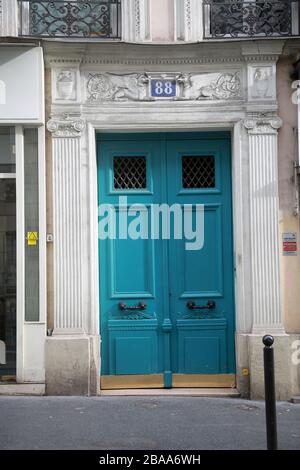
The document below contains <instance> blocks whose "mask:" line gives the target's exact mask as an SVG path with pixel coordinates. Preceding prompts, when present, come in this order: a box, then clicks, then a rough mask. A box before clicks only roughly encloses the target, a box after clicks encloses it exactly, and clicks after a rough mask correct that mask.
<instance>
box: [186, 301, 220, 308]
mask: <svg viewBox="0 0 300 470" xmlns="http://www.w3.org/2000/svg"><path fill="white" fill-rule="evenodd" d="M186 306H187V308H188V309H189V310H206V309H207V310H213V309H214V308H216V302H215V301H214V300H208V301H207V304H206V305H196V304H195V302H193V301H191V300H189V301H188V302H187V304H186Z"/></svg>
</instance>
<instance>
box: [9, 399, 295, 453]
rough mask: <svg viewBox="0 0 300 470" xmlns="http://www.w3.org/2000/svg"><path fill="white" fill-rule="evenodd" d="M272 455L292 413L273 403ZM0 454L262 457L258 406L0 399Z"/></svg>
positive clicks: (285, 437)
mask: <svg viewBox="0 0 300 470" xmlns="http://www.w3.org/2000/svg"><path fill="white" fill-rule="evenodd" d="M277 413H278V415H277V416H278V442H279V448H280V449H291V450H294V449H300V405H297V404H291V403H286V402H281V403H278V405H277ZM0 417H1V419H0V449H93V450H124V449H126V450H133V449H138V450H139V449H141V450H150V449H151V450H184V449H185V450H197V449H198V450H202V449H222V450H223V449H233V450H238V449H240V450H242V449H265V448H266V437H265V414H264V403H263V402H254V401H247V400H240V399H237V398H232V399H230V398H203V397H200V398H199V397H191V398H190V397H97V398H88V397H0Z"/></svg>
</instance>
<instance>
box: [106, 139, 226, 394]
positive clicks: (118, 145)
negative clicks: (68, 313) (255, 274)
mask: <svg viewBox="0 0 300 470" xmlns="http://www.w3.org/2000/svg"><path fill="white" fill-rule="evenodd" d="M97 156H98V203H99V213H98V222H99V268H100V333H101V386H102V388H104V389H111V388H151V387H152V388H154V387H155V388H157V387H166V388H170V387H227V386H228V387H229V386H230V387H232V386H234V381H235V357H234V291H233V277H234V276H233V248H232V246H233V243H232V207H231V158H230V135H229V134H228V133H224V132H223V133H219V132H216V133H205V134H204V133H200V134H199V133H188V134H184V133H176V134H175V133H155V134H118V135H116V134H105V135H103V134H99V135H98V140H97Z"/></svg>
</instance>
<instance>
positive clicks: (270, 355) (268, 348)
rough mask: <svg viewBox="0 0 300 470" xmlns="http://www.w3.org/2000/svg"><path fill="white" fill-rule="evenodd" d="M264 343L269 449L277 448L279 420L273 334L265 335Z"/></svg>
mask: <svg viewBox="0 0 300 470" xmlns="http://www.w3.org/2000/svg"><path fill="white" fill-rule="evenodd" d="M262 341H263V344H264V346H265V347H264V375H265V402H266V427H267V449H268V450H277V420H276V394H275V372H274V350H273V347H272V345H273V343H274V338H273V336H271V335H265V336H264V337H263V340H262Z"/></svg>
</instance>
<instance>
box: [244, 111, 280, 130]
mask: <svg viewBox="0 0 300 470" xmlns="http://www.w3.org/2000/svg"><path fill="white" fill-rule="evenodd" d="M244 126H245V128H246V129H247V131H248V134H277V131H278V129H279V128H280V127H281V126H282V119H281V118H280V117H279V116H277V115H264V114H263V113H261V114H258V115H253V116H251V117H249V118H247V119H245V120H244Z"/></svg>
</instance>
